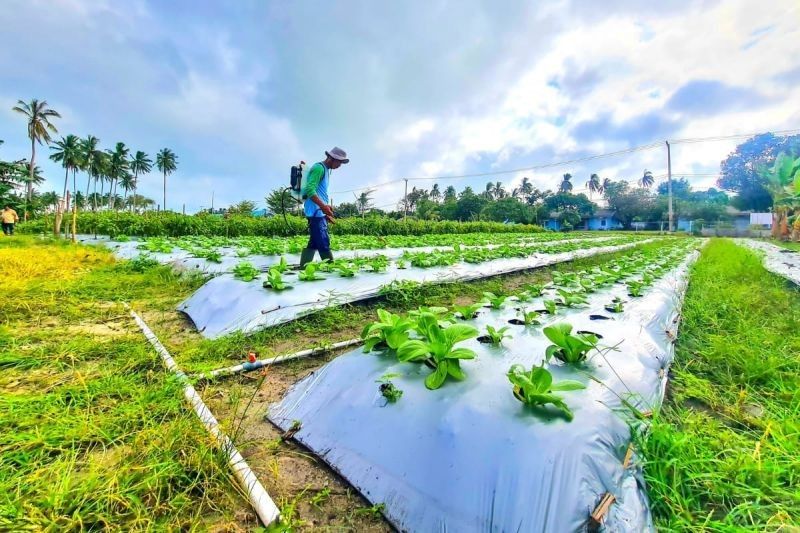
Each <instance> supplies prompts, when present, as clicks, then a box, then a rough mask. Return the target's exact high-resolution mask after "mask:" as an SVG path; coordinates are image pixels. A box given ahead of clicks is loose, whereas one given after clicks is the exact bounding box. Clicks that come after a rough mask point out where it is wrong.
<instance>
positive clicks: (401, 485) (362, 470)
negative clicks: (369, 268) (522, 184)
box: [268, 241, 696, 532]
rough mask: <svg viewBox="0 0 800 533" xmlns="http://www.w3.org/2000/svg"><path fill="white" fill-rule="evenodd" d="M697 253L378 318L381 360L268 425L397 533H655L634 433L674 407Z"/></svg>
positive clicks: (373, 340)
mask: <svg viewBox="0 0 800 533" xmlns="http://www.w3.org/2000/svg"><path fill="white" fill-rule="evenodd" d="M695 243H696V241H677V242H676V241H673V242H667V243H665V246H664V247H663V248H661V249H660V250H656V251H654V252H653V253H649V254H644V253H638V252H635V253H633V254H631V255H630V256H627V257H622V258H619V259H617V260H614V261H612V262H610V264H607V265H604V266H603V267H598V268H595V269H592V270H591V271H587V272H580V273H577V274H554V284H553V285H552V286H549V287H546V288H542V287H530V288H529V289H528V290H526V291H524V292H521V293H518V294H515V295H512V296H510V297H507V296H505V295H497V294H487V295H486V297H485V299H484V300H483V301H482V302H480V304H481V305H480V306H478V307H476V306H463V307H460V308H458V309H456V310H447V309H441V308H429V309H425V308H421V309H419V310H418V311H416V312H411V313H409V314H408V315H407V316H395V315H389V314H386V313H382V315H381V316H380V317H379V321H378V322H376V324H374V325H373V326H370V327H367V328H366V329H365V331H364V336H365V340H366V341H367V342H366V344H365V349H367V350H370V352H369V353H364V351H363V350H361V349H357V350H353V351H351V352H349V353H346V354H344V355H342V356H340V357H338V358H336V359H334V360H333V361H331V362H330V363H328V364H326V365H325V366H323V367H322V368H320V369H319V370H317V371H315V372H313V373H311V374H310V375H309V376H307V377H306V378H304V379H303V380H301V381H300V382H298V383H297V384H295V385H294V386H293V387H292V388H291V389H290V390H289V392H288V393H287V394H286V396H285V397H284V399H283V400H282V401H281V402H279V403H277V404H275V405H273V406H272V407H271V408H270V410H269V414H268V418H269V420H270V421H271V422H272V423H274V424H276V425H277V426H279V427H280V428H281V429H282V430H286V431H288V430H290V429H291V430H292V431H291V434H292V435H293V438H294V439H296V440H297V441H298V442H299V443H301V444H303V445H304V446H306V447H307V448H308V449H310V450H311V451H312V452H314V453H316V454H317V455H319V456H320V457H321V458H322V459H323V460H324V461H325V462H326V463H328V464H329V465H330V466H331V467H332V468H333V469H334V470H336V471H337V472H339V473H340V474H341V475H342V476H343V477H344V478H345V479H347V480H348V481H349V482H350V483H351V484H352V485H353V486H354V487H355V488H356V489H357V490H358V491H360V492H361V493H362V494H363V495H364V496H365V497H366V498H367V499H368V500H370V502H372V503H374V504H383V505H385V507H384V515H385V516H386V518H387V519H388V520H389V521H390V522H391V523H392V524H393V525H394V526H395V527H396V528H397V529H399V530H401V531H444V530H447V531H459V532H470V531H547V532H549V531H553V532H562V531H578V530H582V529H584V528H586V527H587V525H589V524H591V523H592V522H593V521H594V522H595V525H597V524H598V523H600V522H603V523H605V526H606V527H607V528H608V530H609V531H645V530H651V529H652V521H651V518H650V514H649V508H648V502H647V495H646V493H645V492H644V490H643V488H642V482H641V475H640V471H639V468H638V465H637V461H636V457H635V455H633V454H632V453H631V452H630V451H629V443H630V440H631V433H630V426H631V425H632V424H635V423H636V421H637V420H641V419H643V418H646V417H647V416H648V415H649V413H650V412H652V410H653V409H655V408H657V407H658V405H659V404H660V402H661V399H662V398H663V394H664V388H665V385H666V379H667V377H666V376H667V369H668V366H669V364H670V362H671V360H672V356H673V341H674V339H675V335H676V330H677V319H678V316H679V311H680V302H681V298H682V295H683V292H684V289H685V286H686V273H687V270H688V266H689V263H690V262H691V261H692V260H693V259H694V258H695V257H696V252H693V251H692V248H693V247H694V246H695ZM632 284H634V285H635V284H638V285H639V289H640V290H638V291H631V289H630V287H631V286H632ZM634 292H636V293H638V295H632V294H633V293H634ZM615 299H617V300H618V301H622V302H623V306H622V309H620V310H618V311H617V312H614V313H610V312H608V311H607V310H606V306H607V305H609V304H610V303H611V302H614V301H615ZM545 302H552V305H546V304H545ZM477 304H478V302H476V305H477ZM553 306H554V307H553ZM548 307H550V311H551V312H550V313H536V310H537V309H547V308H548ZM534 313H536V314H534ZM597 317H604V318H605V319H604V320H598V319H597ZM512 320H519V321H521V322H522V324H518V323H517V324H509V322H510V321H512ZM504 327H508V328H509V329H508V330H505V331H501V330H502V328H504ZM490 328H491V329H490ZM509 335H510V336H509ZM479 336H486V337H488V338H489V342H485V343H484V342H479V341H478V337H479Z"/></svg>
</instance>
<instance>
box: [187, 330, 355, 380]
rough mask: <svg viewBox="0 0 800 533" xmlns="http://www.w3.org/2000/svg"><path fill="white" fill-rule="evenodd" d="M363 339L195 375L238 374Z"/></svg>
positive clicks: (212, 376) (353, 344) (351, 343)
mask: <svg viewBox="0 0 800 533" xmlns="http://www.w3.org/2000/svg"><path fill="white" fill-rule="evenodd" d="M363 343H364V341H363V340H362V339H360V338H359V339H350V340H347V341H341V342H335V343H333V344H326V345H325V346H318V347H316V348H309V349H308V350H301V351H299V352H295V353H290V354H286V355H278V356H276V357H272V358H270V359H259V360H258V361H256V362H255V363H242V364H239V365H234V366H229V367H226V368H218V369H217V370H212V371H211V372H206V373H204V374H202V375H198V376H197V377H210V378H214V377H217V376H228V375H231V374H238V373H240V372H251V371H253V370H258V369H259V368H263V367H265V366H270V365H273V364H275V363H283V362H286V361H291V360H293V359H301V358H303V357H308V356H310V355H316V354H319V353H325V352H330V351H331V350H337V349H339V348H347V347H348V346H356V345H359V344H363Z"/></svg>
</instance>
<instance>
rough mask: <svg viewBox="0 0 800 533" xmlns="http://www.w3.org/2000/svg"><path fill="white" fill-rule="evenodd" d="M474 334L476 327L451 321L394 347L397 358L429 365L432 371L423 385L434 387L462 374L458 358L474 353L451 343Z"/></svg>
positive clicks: (470, 357)
mask: <svg viewBox="0 0 800 533" xmlns="http://www.w3.org/2000/svg"><path fill="white" fill-rule="evenodd" d="M426 316H432V315H426ZM428 320H430V319H428ZM477 336H478V330H477V329H475V328H473V327H472V326H467V325H466V324H451V325H449V326H448V327H446V328H444V329H442V328H440V327H438V326H437V327H430V328H428V336H427V338H426V339H424V340H422V339H411V340H408V341H406V342H404V343H403V344H401V345H400V348H398V349H397V358H398V359H399V360H400V361H406V362H410V361H416V362H423V363H425V364H427V365H429V366H431V367H432V368H433V372H431V373H430V374H429V375H428V377H426V378H425V386H426V387H427V388H429V389H431V390H434V389H438V388H439V387H441V386H442V384H444V382H445V380H446V379H447V377H448V376H449V377H452V378H453V379H457V380H462V379H464V378H465V377H466V375H465V374H464V371H463V370H461V364H460V363H461V360H462V359H474V358H475V352H474V351H472V350H470V349H469V348H456V347H455V345H456V343H458V342H461V341H464V340H467V339H472V338H474V337H477Z"/></svg>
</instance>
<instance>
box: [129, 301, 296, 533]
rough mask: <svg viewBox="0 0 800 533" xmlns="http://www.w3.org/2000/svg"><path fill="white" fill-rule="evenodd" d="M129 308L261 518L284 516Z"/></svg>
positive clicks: (268, 521) (271, 519) (266, 521)
mask: <svg viewBox="0 0 800 533" xmlns="http://www.w3.org/2000/svg"><path fill="white" fill-rule="evenodd" d="M125 307H126V308H128V310H130V312H131V316H132V317H133V319H134V320H135V321H136V324H137V325H138V326H139V328H140V329H141V330H142V333H144V336H145V337H146V338H147V340H148V341H150V344H152V345H153V348H155V350H156V352H158V354H159V355H160V356H161V359H162V360H163V361H164V365H165V366H166V367H167V368H168V369H169V370H170V371H171V372H173V373H174V374H175V375H176V376H178V379H180V381H181V383H182V384H183V395H184V396H185V397H186V399H187V400H188V401H189V403H190V404H192V407H193V408H194V412H195V413H197V416H198V417H200V420H201V421H202V422H203V425H205V426H206V429H207V430H208V431H209V433H211V435H212V436H213V437H214V439H215V440H216V441H217V444H219V446H220V447H221V448H222V450H223V451H224V452H225V454H226V455H227V456H228V463H229V464H230V465H231V468H232V469H233V473H234V474H235V475H236V479H238V480H239V483H240V484H241V486H242V487H243V488H244V489H245V491H247V496H248V498H249V499H250V505H252V506H253V509H255V511H256V513H257V514H258V517H259V518H260V519H261V521H262V522H263V523H264V525H266V526H269V525H270V524H272V523H273V522H275V521H276V520H278V519H279V518H280V511H278V507H277V506H276V505H275V502H274V501H272V498H270V496H269V494H267V491H266V489H264V486H263V485H262V484H261V482H260V481H258V478H257V477H256V475H255V474H254V473H253V471H252V470H251V469H250V466H249V465H248V464H247V461H245V460H244V457H242V455H241V454H240V453H239V451H238V450H237V449H236V446H235V445H234V444H233V441H232V440H231V439H230V438H228V436H227V435H226V434H225V432H224V431H222V429H220V427H219V422H217V419H216V418H214V415H213V413H211V411H210V410H209V408H208V407H207V406H206V404H205V403H204V402H203V399H202V398H201V397H200V395H199V394H197V391H196V390H195V389H194V387H193V386H192V384H191V383H190V382H189V378H187V377H186V374H184V373H183V371H182V370H181V369H180V368H179V367H178V365H177V364H176V363H175V360H174V359H173V358H172V356H171V355H170V354H169V352H168V351H167V349H166V348H164V345H163V344H161V342H160V341H159V340H158V337H156V335H155V333H153V331H152V330H151V329H150V328H149V327H148V326H147V324H146V323H145V322H144V320H142V318H141V317H140V316H139V315H138V314H136V312H135V311H134V310H133V309H131V308H130V306H128V304H125Z"/></svg>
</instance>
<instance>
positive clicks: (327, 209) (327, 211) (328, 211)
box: [320, 204, 333, 218]
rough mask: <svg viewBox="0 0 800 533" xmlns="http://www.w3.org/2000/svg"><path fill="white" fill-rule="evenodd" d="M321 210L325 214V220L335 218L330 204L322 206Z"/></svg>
mask: <svg viewBox="0 0 800 533" xmlns="http://www.w3.org/2000/svg"><path fill="white" fill-rule="evenodd" d="M320 209H321V210H322V212H323V213H324V214H325V218H333V209H331V206H329V205H328V204H322V205H321V206H320Z"/></svg>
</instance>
